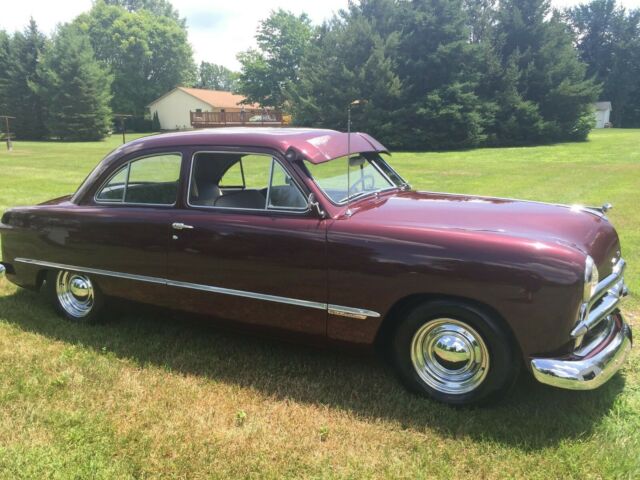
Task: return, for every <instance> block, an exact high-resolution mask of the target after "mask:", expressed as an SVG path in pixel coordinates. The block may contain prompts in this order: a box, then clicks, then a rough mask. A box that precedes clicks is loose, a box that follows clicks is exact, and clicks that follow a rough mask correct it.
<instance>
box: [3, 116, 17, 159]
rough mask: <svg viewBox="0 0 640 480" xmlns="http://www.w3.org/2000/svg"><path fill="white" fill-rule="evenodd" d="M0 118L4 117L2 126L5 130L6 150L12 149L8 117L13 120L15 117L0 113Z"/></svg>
mask: <svg viewBox="0 0 640 480" xmlns="http://www.w3.org/2000/svg"><path fill="white" fill-rule="evenodd" d="M0 118H4V126H5V130H6V132H7V150H8V151H11V150H13V143H12V142H11V130H10V129H9V119H11V120H15V119H16V117H9V116H8V115H0Z"/></svg>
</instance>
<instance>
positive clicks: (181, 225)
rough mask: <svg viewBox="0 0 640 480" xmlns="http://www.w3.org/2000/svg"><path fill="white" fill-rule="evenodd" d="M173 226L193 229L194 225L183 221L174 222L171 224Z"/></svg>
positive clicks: (174, 227) (180, 228) (175, 228)
mask: <svg viewBox="0 0 640 480" xmlns="http://www.w3.org/2000/svg"><path fill="white" fill-rule="evenodd" d="M171 228H173V229H174V230H193V225H187V224H186V223H182V222H174V223H172V224H171Z"/></svg>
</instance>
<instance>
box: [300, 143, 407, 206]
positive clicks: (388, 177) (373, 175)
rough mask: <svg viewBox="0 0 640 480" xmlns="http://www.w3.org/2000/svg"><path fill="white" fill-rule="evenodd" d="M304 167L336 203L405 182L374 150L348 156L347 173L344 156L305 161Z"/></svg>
mask: <svg viewBox="0 0 640 480" xmlns="http://www.w3.org/2000/svg"><path fill="white" fill-rule="evenodd" d="M305 166H306V167H307V170H308V171H309V174H310V175H311V177H312V178H313V180H314V181H315V182H316V183H317V184H318V186H319V187H320V188H321V189H322V191H323V192H324V193H325V195H327V197H329V198H330V199H331V201H332V202H334V203H337V204H343V203H345V202H346V201H347V200H348V199H349V198H350V199H354V198H356V197H360V196H364V195H367V194H370V193H374V192H380V191H382V190H388V189H391V188H399V187H404V186H406V185H407V183H406V182H405V181H404V180H403V179H402V177H400V175H398V174H397V173H396V172H395V171H394V170H393V169H392V168H391V167H390V166H389V165H388V164H387V163H386V162H385V161H384V160H383V159H382V158H381V157H380V155H378V154H377V153H376V154H370V153H365V154H354V155H351V157H350V158H349V170H348V173H347V157H346V156H345V157H339V158H336V159H334V160H331V161H329V162H323V163H318V164H313V163H310V162H305ZM349 183H350V184H351V185H350V186H349Z"/></svg>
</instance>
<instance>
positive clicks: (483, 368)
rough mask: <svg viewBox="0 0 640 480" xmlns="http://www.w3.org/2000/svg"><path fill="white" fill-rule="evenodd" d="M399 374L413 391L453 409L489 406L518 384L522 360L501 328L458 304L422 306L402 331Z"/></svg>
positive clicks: (396, 348) (396, 350)
mask: <svg viewBox="0 0 640 480" xmlns="http://www.w3.org/2000/svg"><path fill="white" fill-rule="evenodd" d="M392 352H393V357H394V361H395V365H396V368H397V370H398V373H399V374H400V377H401V379H402V380H403V381H404V383H405V384H406V385H407V386H408V387H409V388H410V389H411V390H413V391H416V392H418V393H421V394H426V395H428V396H430V397H432V398H434V399H435V400H438V401H441V402H444V403H449V404H452V405H468V404H477V403H485V402H487V401H489V400H492V399H495V398H497V397H499V396H501V395H502V394H503V393H504V392H505V391H506V390H507V389H508V388H509V387H510V386H511V385H512V384H513V382H514V380H515V378H516V376H517V373H518V370H519V356H518V354H517V351H516V349H515V348H514V347H513V344H512V341H511V339H510V337H509V335H507V334H506V333H505V332H504V330H503V328H502V327H501V324H500V322H498V321H497V320H496V319H495V318H493V317H492V316H491V315H490V314H488V313H486V312H484V311H483V310H482V309H479V308H476V307H474V306H470V305H466V304H464V303H462V302H457V301H445V300H440V301H433V302H428V303H424V304H422V305H419V306H418V307H417V308H414V309H413V310H412V311H410V312H409V313H408V315H407V316H406V317H405V318H404V319H403V320H402V321H401V323H400V325H399V326H398V328H397V330H396V332H395V336H394V339H393V344H392Z"/></svg>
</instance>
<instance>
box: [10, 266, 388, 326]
mask: <svg viewBox="0 0 640 480" xmlns="http://www.w3.org/2000/svg"><path fill="white" fill-rule="evenodd" d="M15 262H18V263H25V264H29V265H37V266H40V267H47V268H55V269H58V270H69V271H72V272H81V273H88V274H92V275H101V276H105V277H114V278H124V279H126V280H135V281H139V282H147V283H154V284H157V285H166V286H169V287H178V288H188V289H191V290H200V291H204V292H211V293H219V294H223V295H232V296H235V297H244V298H252V299H254V300H263V301H266V302H275V303H282V304H286V305H295V306H298V307H306V308H314V309H317V310H325V311H327V312H328V313H329V314H331V315H339V316H346V317H351V318H358V319H362V320H364V319H365V318H368V317H372V318H379V317H380V314H379V313H378V312H375V311H373V310H367V309H364V308H353V307H344V306H341V305H333V304H327V303H322V302H314V301H311V300H301V299H297V298H290V297H281V296H278V295H269V294H266V293H257V292H248V291H245V290H235V289H232V288H223V287H215V286H213V285H203V284H199V283H191V282H182V281H178V280H170V279H166V278H160V277H150V276H147V275H137V274H133V273H123V272H113V271H110V270H103V269H100V268H89V267H79V266H76V265H66V264H63V263H54V262H46V261H43V260H33V259H30V258H16V259H15Z"/></svg>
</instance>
